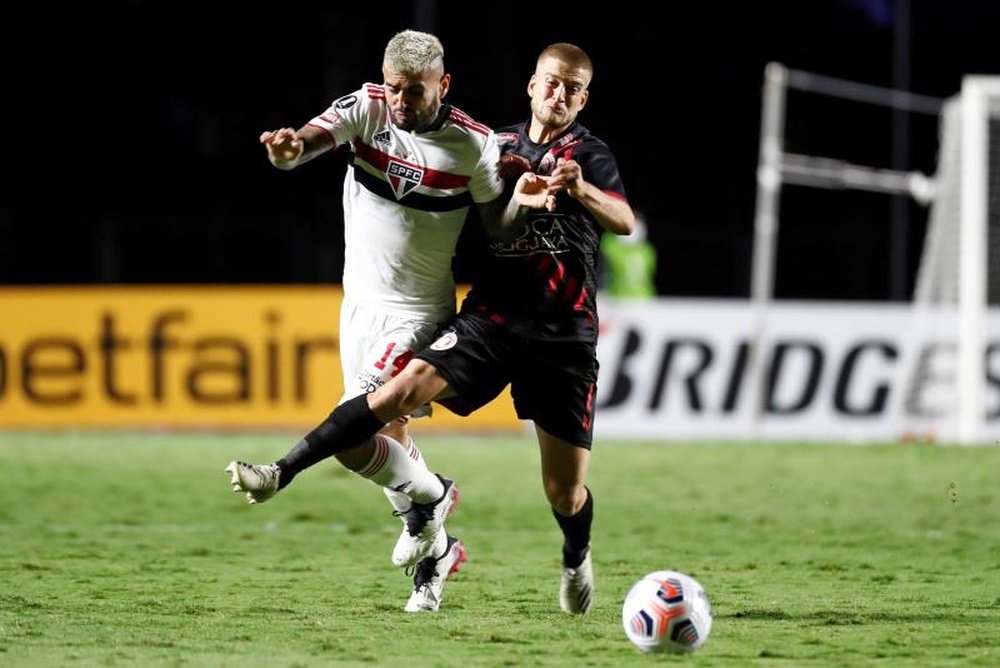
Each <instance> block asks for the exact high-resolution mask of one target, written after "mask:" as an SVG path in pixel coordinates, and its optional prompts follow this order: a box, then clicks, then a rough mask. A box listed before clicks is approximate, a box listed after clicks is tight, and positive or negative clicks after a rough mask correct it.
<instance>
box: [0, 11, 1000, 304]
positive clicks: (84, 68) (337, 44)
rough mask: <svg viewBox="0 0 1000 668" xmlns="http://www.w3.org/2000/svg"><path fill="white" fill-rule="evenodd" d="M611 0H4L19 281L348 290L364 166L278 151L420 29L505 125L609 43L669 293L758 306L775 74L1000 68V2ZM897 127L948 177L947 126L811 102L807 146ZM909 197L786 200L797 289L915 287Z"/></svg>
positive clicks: (784, 278) (871, 152) (628, 160)
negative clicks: (347, 220)
mask: <svg viewBox="0 0 1000 668" xmlns="http://www.w3.org/2000/svg"><path fill="white" fill-rule="evenodd" d="M595 1H596V2H597V6H598V7H599V9H598V10H597V11H585V10H584V9H583V8H582V6H579V5H575V4H573V3H544V2H534V3H522V2H511V3H500V2H498V3H490V4H487V3H458V2H448V1H446V0H441V1H440V2H398V3H397V2H382V3H363V4H348V3H321V2H310V3H305V2H298V1H291V2H281V3H273V2H264V3H232V2H205V3H199V4H194V3H190V2H167V1H157V0H132V1H120V2H109V1H106V0H105V1H99V2H90V3H73V4H68V3H67V4H65V5H61V4H58V3H57V4H55V5H53V4H49V3H38V2H10V1H5V0H0V25H2V26H4V38H3V40H2V42H0V77H2V79H0V80H2V83H3V86H2V90H3V102H2V105H0V106H2V112H0V121H2V122H3V129H4V135H5V137H6V141H5V146H4V150H3V153H2V155H3V156H4V159H3V174H4V176H3V185H2V188H0V283H3V284H11V285H16V284H86V283H110V284H140V283H336V282H338V281H339V279H340V273H341V262H342V257H343V249H342V246H343V237H342V232H341V218H340V183H341V179H342V176H343V171H344V169H346V164H347V163H346V155H345V154H334V155H327V156H323V157H322V158H320V159H319V160H317V161H315V162H312V163H310V164H308V165H306V166H304V167H302V168H300V169H297V170H294V171H292V172H280V171H278V170H275V169H274V168H272V167H271V166H270V165H269V164H268V162H267V160H266V158H265V153H264V150H263V149H262V148H261V147H260V145H259V144H258V142H257V138H258V136H259V134H260V133H261V131H263V130H265V129H273V128H277V127H280V126H284V125H291V126H293V127H299V126H300V125H302V124H303V123H304V122H306V121H307V120H309V119H310V118H311V117H313V116H314V115H316V114H317V113H318V112H320V111H322V110H324V109H325V108H326V107H327V105H328V104H329V103H330V102H331V101H332V100H333V99H334V98H336V97H338V96H340V95H342V94H344V93H347V92H350V91H351V90H353V89H354V88H355V87H357V86H358V85H359V84H361V83H362V82H364V81H372V82H380V81H381V71H380V66H381V56H382V50H383V48H384V46H385V42H386V41H387V40H388V38H389V37H391V36H392V34H393V33H395V32H396V31H397V30H400V29H403V28H408V27H415V28H422V29H428V30H431V31H433V32H436V33H437V34H438V35H439V36H440V37H441V39H442V41H443V43H444V45H445V51H446V56H445V60H446V67H447V68H448V69H449V70H450V71H451V72H452V74H453V76H454V80H453V87H452V93H451V94H450V100H451V101H452V103H454V104H455V105H457V106H459V107H461V108H462V109H464V110H465V111H467V112H468V113H470V114H471V115H472V116H474V117H475V118H477V120H480V121H483V122H485V123H487V124H490V125H492V126H494V127H496V126H499V125H504V124H507V123H510V122H514V121H519V120H522V119H524V118H526V117H527V113H528V99H527V94H526V93H525V86H526V84H527V80H528V77H529V76H530V74H531V72H532V70H533V67H534V61H535V58H536V56H537V54H538V52H539V51H540V50H541V48H542V47H544V46H545V45H546V44H548V43H551V42H555V41H572V42H575V43H577V44H579V45H581V46H583V47H584V48H585V49H587V51H588V52H589V53H590V54H591V56H592V58H593V60H594V63H595V70H596V72H595V78H594V81H593V83H592V85H591V98H590V103H589V106H588V107H587V109H586V110H584V112H583V114H582V115H581V120H582V122H583V123H584V124H585V125H587V126H588V127H590V128H591V130H593V131H594V132H595V133H596V134H597V135H598V136H599V137H601V138H603V139H604V140H605V141H607V142H608V144H609V145H610V146H611V147H612V149H613V150H614V151H615V152H616V154H617V157H618V160H619V166H620V168H621V171H622V173H623V176H624V178H625V182H626V187H627V190H628V193H629V198H630V201H631V202H632V204H633V206H634V207H635V208H636V209H638V210H640V211H642V212H643V214H644V215H645V217H646V219H647V220H648V222H649V226H650V237H651V239H652V240H653V241H654V243H655V244H656V246H657V249H658V252H659V270H658V274H657V284H658V289H659V291H660V293H661V294H663V295H669V296H721V297H730V296H737V297H739V296H746V295H747V294H748V291H749V283H750V260H751V250H752V241H753V215H754V199H755V193H756V181H755V172H756V166H757V146H758V140H759V126H760V105H761V83H762V73H763V69H764V66H765V64H766V63H767V62H769V61H772V60H773V61H780V62H783V63H784V64H785V65H787V66H788V67H791V68H795V69H800V70H805V71H809V72H816V73H820V74H824V75H828V76H832V77H839V78H843V79H849V80H853V81H858V82H863V83H867V84H873V85H878V86H885V87H897V88H905V89H908V90H911V91H913V92H916V93H920V94H923V95H928V96H934V97H946V96H950V95H953V94H955V93H956V92H958V90H959V88H960V86H961V78H962V76H963V74H967V73H979V74H983V73H1000V48H998V45H1000V39H998V38H997V29H998V27H1000V24H998V19H1000V8H998V5H1000V3H996V2H986V1H982V2H976V1H973V0H947V1H941V2H937V1H934V0H912V2H911V1H910V0H808V1H797V2H792V1H788V2H766V1H765V2H755V3H744V2H710V1H705V2H697V3H683V4H681V3H665V4H663V5H662V6H661V7H659V8H656V9H653V7H654V6H655V3H652V2H648V1H646V2H631V1H626V0H619V1H617V2H608V3H602V2H600V0H595ZM651 12H652V14H657V15H658V16H655V17H654V16H653V15H652V14H651ZM894 58H895V59H896V66H895V67H894ZM893 123H897V124H898V123H906V124H908V125H903V126H899V127H902V128H903V129H904V130H905V132H904V137H905V139H906V140H907V141H906V143H905V146H904V148H905V149H906V150H905V153H908V155H905V153H904V158H905V162H906V164H905V165H901V167H902V168H903V169H906V170H911V169H916V170H920V171H922V172H924V173H928V174H930V173H933V172H934V170H935V162H936V161H935V158H936V149H937V119H936V118H934V117H931V116H923V115H919V114H910V115H903V116H900V115H898V114H897V115H895V116H894V115H893V114H892V113H891V112H890V111H889V110H886V109H883V108H879V107H873V106H869V105H862V104H858V103H853V102H852V103H845V102H843V101H838V100H833V99H830V98H826V97H818V96H815V95H809V94H805V93H801V92H796V91H791V92H790V93H789V98H788V118H787V132H786V150H788V151H792V152H797V153H805V154H810V155H819V156H826V157H835V158H840V159H844V160H848V161H851V162H855V163H858V164H864V165H870V166H875V167H890V166H892V164H893V162H894V160H895V161H896V162H897V163H898V162H899V160H900V153H899V147H897V149H896V156H895V158H894V154H893V147H892V140H891V137H892V132H893ZM892 200H893V197H891V196H886V195H878V194H864V193H858V192H846V191H821V190H815V189H806V188H801V187H795V186H789V187H786V189H785V191H784V194H783V196H782V200H781V234H780V237H779V254H778V267H777V287H776V294H777V296H778V297H784V298H809V299H874V300H898V299H906V298H909V296H910V290H911V289H912V282H913V275H914V272H915V269H916V264H917V261H918V257H919V251H920V244H921V243H922V239H923V230H924V224H925V219H926V209H925V208H923V207H921V206H919V205H916V204H911V203H909V202H906V201H902V203H901V204H900V205H897V206H900V207H901V208H900V211H901V212H902V213H897V214H893V212H892ZM894 215H895V216H896V217H895V218H893V216H894ZM894 221H895V222H894ZM472 243H473V242H472V241H470V240H469V239H465V240H463V243H462V246H461V248H460V253H462V252H463V251H464V250H468V247H470V246H471V244H472ZM456 269H457V272H458V277H459V279H466V278H467V277H468V275H469V273H470V271H471V269H470V266H469V264H468V263H463V262H461V261H460V262H458V264H457V265H456Z"/></svg>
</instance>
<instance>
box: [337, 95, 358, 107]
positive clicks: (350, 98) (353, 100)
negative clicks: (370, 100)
mask: <svg viewBox="0 0 1000 668" xmlns="http://www.w3.org/2000/svg"><path fill="white" fill-rule="evenodd" d="M357 102H358V98H357V96H356V95H345V96H344V97H342V98H340V99H339V100H337V101H336V102H334V103H333V106H334V107H335V108H337V109H350V108H351V107H353V106H354V105H355V104H357Z"/></svg>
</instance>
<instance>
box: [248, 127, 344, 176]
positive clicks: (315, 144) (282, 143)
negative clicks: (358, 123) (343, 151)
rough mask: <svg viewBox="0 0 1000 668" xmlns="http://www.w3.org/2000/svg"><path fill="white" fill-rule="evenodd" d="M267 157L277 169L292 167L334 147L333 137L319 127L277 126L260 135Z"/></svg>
mask: <svg viewBox="0 0 1000 668" xmlns="http://www.w3.org/2000/svg"><path fill="white" fill-rule="evenodd" d="M260 143H261V144H263V145H264V148H265V149H267V159H268V160H270V161H271V164H272V165H274V166H275V167H277V168H278V169H294V168H296V167H298V166H299V165H301V164H302V163H304V162H308V161H310V160H312V159H313V158H315V157H316V156H317V155H319V154H321V153H323V152H324V151H328V150H330V149H331V148H333V147H334V141H333V137H331V136H330V134H329V133H328V132H326V131H324V130H322V129H320V128H317V127H313V126H311V125H306V126H304V127H302V128H300V129H299V130H293V129H292V128H279V129H278V130H268V131H266V132H262V133H261V135H260Z"/></svg>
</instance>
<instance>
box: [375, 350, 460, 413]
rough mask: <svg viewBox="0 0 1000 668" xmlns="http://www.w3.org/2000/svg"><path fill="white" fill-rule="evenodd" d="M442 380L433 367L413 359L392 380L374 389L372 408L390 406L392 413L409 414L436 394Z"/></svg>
mask: <svg viewBox="0 0 1000 668" xmlns="http://www.w3.org/2000/svg"><path fill="white" fill-rule="evenodd" d="M443 382H444V381H443V380H442V379H441V377H440V376H439V375H437V370H436V369H434V367H432V366H431V365H429V364H427V363H426V362H421V361H420V360H413V361H411V362H410V363H409V364H408V365H406V368H405V369H403V372H402V373H400V374H399V375H398V376H396V377H395V378H393V379H392V382H390V383H389V384H387V385H383V386H382V387H380V388H379V389H378V390H376V391H375V393H374V395H373V396H372V400H373V401H372V404H373V405H372V409H373V410H374V409H375V407H376V406H379V407H383V406H391V407H392V409H393V410H392V411H391V412H392V413H393V414H394V415H400V416H402V415H409V414H410V413H412V412H413V411H415V410H417V409H418V408H420V407H421V406H423V405H424V404H426V403H427V402H429V401H430V400H431V399H433V398H434V397H435V396H437V394H438V392H439V388H438V385H440V384H442V383H443Z"/></svg>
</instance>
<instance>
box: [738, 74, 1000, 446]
mask: <svg viewBox="0 0 1000 668" xmlns="http://www.w3.org/2000/svg"><path fill="white" fill-rule="evenodd" d="M789 88H794V89H798V90H803V91H807V92H813V93H818V94H823V95H828V96H833V97H838V98H842V99H850V100H855V101H859V102H865V103H870V104H875V105H881V106H886V107H891V108H895V109H905V110H907V111H911V112H917V113H927V114H940V113H942V109H943V108H944V104H945V100H942V99H939V98H932V97H927V96H922V95H914V94H912V93H909V92H906V91H899V90H892V89H886V88H880V87H876V86H870V85H866V84H860V83H856V82H850V81H844V80H840V79H834V78H831V77H826V76H822V75H817V74H813V73H809V72H802V71H797V70H791V69H788V68H786V67H784V66H783V65H781V64H779V63H770V64H768V65H767V67H766V69H765V72H764V89H763V106H762V114H761V135H760V153H759V162H758V169H757V208H756V214H755V219H754V227H755V229H754V251H753V253H754V255H753V268H752V271H753V275H752V280H751V300H752V303H753V306H754V309H753V311H754V325H753V332H752V333H751V337H752V340H753V345H752V354H751V358H750V378H751V379H753V380H752V382H751V386H752V391H753V392H754V394H755V397H754V405H755V406H756V419H755V420H754V425H755V429H754V432H755V434H754V435H756V433H759V430H760V425H761V422H762V419H763V418H764V417H765V416H764V415H763V412H764V407H765V390H766V383H767V370H766V367H767V360H765V359H764V353H765V352H766V351H767V350H768V310H769V307H770V304H771V303H772V299H773V293H774V271H775V252H776V248H777V237H778V223H779V208H780V195H781V188H782V186H783V185H784V184H794V185H800V186H807V187H813V188H847V189H856V190H866V191H870V192H882V193H887V194H895V195H899V194H905V195H909V196H911V197H913V198H914V199H915V200H916V201H917V202H920V203H922V204H927V203H931V204H932V211H931V219H930V222H929V227H928V233H927V242H926V246H925V249H924V258H923V260H922V262H921V268H920V276H919V277H918V285H917V290H916V295H915V301H914V303H915V308H914V312H915V320H914V323H915V326H914V327H913V328H912V331H911V332H910V334H911V345H910V346H908V347H907V348H906V349H905V350H903V351H902V352H901V354H903V355H904V356H906V357H907V358H908V364H903V365H901V369H903V371H901V373H906V374H907V375H908V376H909V379H908V381H907V383H911V382H918V381H919V379H917V376H919V375H920V373H924V374H925V375H928V374H930V373H931V372H930V371H928V370H927V369H926V368H922V367H921V365H922V364H923V362H924V360H921V356H922V355H926V354H927V346H928V345H929V344H928V342H927V341H926V340H921V337H925V338H926V337H927V336H929V335H930V329H929V328H927V327H925V325H926V323H928V322H929V320H930V319H931V318H933V319H934V320H935V321H936V323H935V326H936V327H938V328H939V329H938V330H937V333H936V334H935V335H936V336H943V339H944V344H945V347H947V346H952V345H953V346H954V350H955V351H956V353H955V357H954V359H953V360H951V362H952V363H951V366H950V371H952V372H953V375H954V379H953V380H954V387H953V390H954V391H953V393H952V396H953V397H954V406H953V407H952V408H951V410H949V411H948V413H949V414H948V415H936V416H935V417H934V420H936V423H935V424H934V427H935V428H932V429H927V430H925V432H923V433H928V434H931V435H932V437H933V438H941V439H945V440H951V441H955V442H959V443H969V444H971V443H978V442H982V441H983V438H984V433H985V419H986V411H987V410H989V409H988V407H987V402H986V396H987V389H988V387H987V373H989V371H988V370H987V368H986V365H987V362H988V360H987V357H986V356H987V351H988V348H987V345H988V342H989V341H990V340H991V339H990V338H989V336H988V334H987V332H988V323H989V322H991V321H990V320H989V311H988V305H989V304H988V301H989V299H988V297H989V295H988V293H987V286H988V271H989V267H990V264H991V262H990V260H991V259H992V260H993V262H992V264H998V263H1000V223H998V222H997V221H996V220H993V219H995V218H996V217H997V216H1000V211H994V212H992V218H993V219H991V212H990V210H989V206H988V198H989V196H990V192H989V186H990V183H989V175H990V164H991V162H992V163H993V164H994V166H995V167H1000V149H998V148H997V147H998V146H1000V77H989V76H967V77H966V78H965V79H964V81H963V86H962V91H961V95H960V97H959V98H958V100H959V102H954V103H951V104H950V105H949V107H953V106H954V107H956V111H955V112H949V113H945V114H943V116H942V118H943V119H944V120H943V122H942V131H941V135H942V155H941V157H940V159H939V165H938V173H937V174H936V175H935V178H933V179H932V178H929V177H927V176H925V175H923V174H920V173H919V172H902V171H895V170H888V169H877V168H872V167H866V166H859V165H852V164H849V163H846V162H843V161H840V160H832V159H828V158H822V157H815V156H806V155H797V154H790V153H787V152H785V151H784V147H783V144H784V122H785V100H786V92H787V90H788V89H789ZM951 118H954V119H955V120H953V121H952V120H948V119H951ZM991 119H993V120H994V122H995V123H996V126H995V127H994V128H993V132H994V134H995V135H998V136H997V137H993V138H992V143H991V135H990V130H991V128H990V120H991ZM959 127H960V131H959V130H958V128H959ZM948 144H950V145H951V146H952V148H951V149H948V148H947V147H946V145H948ZM991 147H992V152H991V151H990V149H991ZM949 150H950V151H951V153H952V154H954V155H956V156H958V157H956V159H955V160H954V164H953V163H952V162H950V161H949V160H948V159H947V156H946V152H947V151H949ZM955 172H958V173H955ZM994 173H996V174H998V175H1000V171H995V172H994ZM939 180H940V182H941V184H942V186H943V188H941V190H942V191H941V192H938V190H939V188H938V182H939ZM995 188H996V190H997V192H994V193H993V196H994V197H1000V184H996V185H995ZM996 208H997V209H1000V202H998V204H997V205H996ZM991 231H992V234H993V235H995V236H992V237H991V234H990V232H991ZM991 243H992V244H993V245H994V246H996V248H995V249H994V251H993V252H994V256H993V257H992V258H990V256H989V255H988V253H989V249H990V247H991V246H990V244H991ZM998 273H1000V272H998ZM994 282H995V281H994ZM949 284H950V285H952V286H953V288H952V289H949V288H947V287H946V286H947V285H949ZM995 290H996V293H997V294H996V296H995V299H1000V284H998V286H997V287H996V288H995ZM949 295H951V297H949ZM918 312H919V313H918ZM932 312H933V315H929V314H931V313H932ZM942 324H944V325H945V327H946V328H947V329H946V331H945V332H944V334H943V335H942V334H941V330H940V327H941V325H942ZM993 333H994V334H997V335H998V336H1000V332H993ZM914 379H916V380H914ZM920 389H921V388H917V390H918V391H919V390H920ZM897 393H898V395H899V397H900V398H899V400H898V402H897V403H898V406H899V416H898V419H899V425H900V436H903V433H904V432H905V431H907V430H908V429H909V428H910V426H911V425H910V420H909V419H908V416H906V415H905V411H906V395H907V394H909V393H908V392H904V391H902V390H899V389H898V388H897ZM918 422H919V421H918ZM924 426H926V421H925V423H924Z"/></svg>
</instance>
